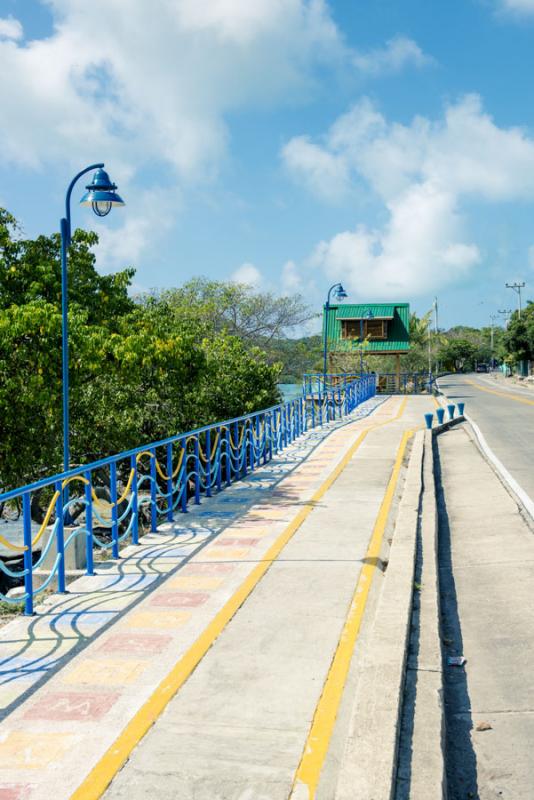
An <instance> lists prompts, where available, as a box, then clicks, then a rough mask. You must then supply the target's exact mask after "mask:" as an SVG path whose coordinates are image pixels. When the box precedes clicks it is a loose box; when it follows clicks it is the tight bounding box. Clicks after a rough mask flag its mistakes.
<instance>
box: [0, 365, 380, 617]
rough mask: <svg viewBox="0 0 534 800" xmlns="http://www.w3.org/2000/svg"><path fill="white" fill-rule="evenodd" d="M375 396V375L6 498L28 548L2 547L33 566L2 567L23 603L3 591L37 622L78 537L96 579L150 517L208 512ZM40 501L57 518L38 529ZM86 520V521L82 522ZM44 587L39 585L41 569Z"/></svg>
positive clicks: (47, 517) (1, 499) (60, 583)
mask: <svg viewBox="0 0 534 800" xmlns="http://www.w3.org/2000/svg"><path fill="white" fill-rule="evenodd" d="M374 394H375V382H374V379H373V377H372V376H364V377H362V378H361V379H358V380H353V381H351V382H348V383H346V384H344V385H343V386H341V385H339V386H337V387H336V388H332V389H327V390H326V391H320V392H316V393H314V394H312V395H310V396H308V397H307V396H306V395H305V394H304V393H303V395H302V396H301V397H297V398H296V399H294V400H291V401H289V402H287V403H282V404H280V405H278V406H273V407H272V408H268V409H265V410H263V411H258V412H256V413H253V414H247V415H245V416H242V417H237V418H235V419H231V420H226V421H224V422H220V423H215V424H213V425H206V426H204V427H202V428H198V429H196V430H193V431H189V432H187V433H183V434H178V435H176V436H172V437H169V438H168V439H164V440H162V441H159V442H153V443H152V444H149V445H145V446H142V447H138V448H135V449H133V450H128V451H126V452H123V453H119V454H118V455H114V456H110V457H108V458H103V459H100V460H99V461H94V462H93V463H91V464H87V465H85V466H82V467H78V468H76V469H71V470H69V471H68V472H62V473H60V474H58V475H54V476H51V477H49V478H43V479H42V480H39V481H36V482H35V483H32V484H29V485H28V486H24V487H22V488H21V489H14V490H13V491H8V492H4V493H2V494H0V505H2V506H3V507H4V508H5V507H8V508H9V507H10V506H11V507H14V506H18V507H20V506H21V507H22V532H23V544H22V545H20V544H17V543H14V542H12V541H9V540H8V539H6V538H5V537H4V536H2V535H1V534H0V543H1V544H2V545H3V547H4V548H7V550H9V551H10V552H11V553H13V558H17V557H18V559H19V562H20V560H21V559H22V560H23V564H22V569H15V568H14V566H13V563H12V560H11V561H10V560H9V559H8V561H9V566H8V564H7V563H5V561H6V559H5V558H0V570H1V571H2V572H3V573H4V574H5V575H6V576H8V578H10V579H12V580H15V581H19V582H20V583H22V581H23V582H24V593H23V594H22V595H20V596H17V597H16V598H13V597H9V596H7V595H6V594H4V593H2V592H0V599H2V600H4V601H7V602H12V603H13V602H22V601H24V611H25V613H26V614H32V613H33V604H34V597H35V596H36V595H38V594H39V593H40V592H43V591H44V590H45V589H46V588H47V587H48V586H49V585H50V584H51V583H52V581H53V580H54V578H55V579H56V581H57V590H58V591H59V592H65V591H66V568H65V553H66V551H67V550H68V548H69V547H73V546H74V543H75V540H76V539H78V537H83V538H84V539H85V560H86V574H87V575H94V574H95V571H94V559H93V548H94V547H95V545H96V546H97V547H100V548H102V549H104V550H106V549H109V550H110V551H111V555H112V557H113V558H115V559H116V558H119V546H120V545H121V544H122V543H124V542H126V541H130V542H131V543H132V544H138V541H139V533H140V530H141V533H142V531H143V520H142V515H143V510H144V509H145V508H146V516H147V518H148V520H149V525H150V530H152V531H155V530H157V525H158V520H160V521H161V520H167V521H169V522H172V521H173V519H174V514H175V513H176V512H182V513H185V512H187V510H188V505H189V504H190V503H195V504H199V503H200V499H201V497H202V496H204V497H210V496H211V495H212V494H213V493H215V492H220V491H222V490H223V489H224V488H225V487H226V486H230V485H231V484H232V483H234V482H235V481H238V480H240V479H241V478H243V477H244V476H245V475H248V474H249V473H251V472H254V470H255V469H257V468H258V467H260V466H261V465H262V464H266V463H267V462H268V461H270V460H271V459H272V458H273V455H276V454H277V453H279V452H280V451H282V450H283V449H284V448H286V447H287V446H288V445H289V444H291V443H292V442H293V441H294V440H295V439H296V438H297V437H299V436H301V435H302V434H303V433H305V432H306V431H307V430H310V429H311V428H315V427H318V426H322V425H323V424H325V423H328V422H330V421H331V420H335V419H339V418H341V417H344V416H346V415H347V414H350V413H351V412H352V411H353V410H354V409H355V408H356V407H357V406H358V405H360V404H361V403H362V402H364V401H365V400H367V399H369V398H370V397H373V396H374ZM37 492H39V493H41V495H40V497H41V498H43V497H44V498H45V502H47V510H46V512H45V513H44V518H43V519H42V521H41V522H40V523H34V522H33V521H32V497H34V496H35V494H36V493H37ZM77 520H79V521H77ZM43 565H45V566H46V567H47V570H48V569H49V574H48V575H46V577H45V579H44V581H43V583H42V584H41V585H40V586H39V587H35V586H34V583H35V581H34V578H35V577H36V576H35V573H36V570H40V573H39V577H40V578H41V577H42V574H43V570H42V568H43Z"/></svg>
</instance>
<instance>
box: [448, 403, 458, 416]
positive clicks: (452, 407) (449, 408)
mask: <svg viewBox="0 0 534 800" xmlns="http://www.w3.org/2000/svg"><path fill="white" fill-rule="evenodd" d="M455 408H456V406H454V405H453V404H451V405H450V406H447V411H448V412H449V419H454V409H455Z"/></svg>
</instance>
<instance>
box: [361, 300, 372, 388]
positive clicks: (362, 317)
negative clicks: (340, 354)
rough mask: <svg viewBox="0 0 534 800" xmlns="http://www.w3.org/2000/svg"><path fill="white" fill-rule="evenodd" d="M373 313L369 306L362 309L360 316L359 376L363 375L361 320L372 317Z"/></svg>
mask: <svg viewBox="0 0 534 800" xmlns="http://www.w3.org/2000/svg"><path fill="white" fill-rule="evenodd" d="M373 318H374V314H373V312H372V311H371V309H370V308H368V309H367V311H364V313H363V314H362V316H361V317H360V377H361V376H362V375H363V321H364V319H373Z"/></svg>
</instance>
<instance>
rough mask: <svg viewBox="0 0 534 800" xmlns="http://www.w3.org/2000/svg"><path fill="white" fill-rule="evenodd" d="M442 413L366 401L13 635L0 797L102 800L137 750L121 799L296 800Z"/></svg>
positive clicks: (81, 583) (7, 651)
mask: <svg viewBox="0 0 534 800" xmlns="http://www.w3.org/2000/svg"><path fill="white" fill-rule="evenodd" d="M430 407H431V401H430V400H429V399H428V398H410V399H409V400H408V401H406V400H403V399H402V398H390V399H386V401H384V400H383V398H380V399H373V400H371V401H368V402H367V403H366V404H364V405H363V406H361V407H359V408H358V409H357V410H356V412H354V414H352V415H351V416H350V417H349V418H348V419H346V420H345V421H344V422H336V423H331V424H330V425H329V426H325V428H323V429H319V430H314V431H311V432H309V433H308V434H306V435H305V436H303V437H302V438H301V439H299V440H298V441H297V442H295V443H294V445H292V446H291V447H290V448H288V449H287V450H285V451H284V452H283V453H282V454H280V456H278V457H276V458H275V459H273V461H271V462H270V463H269V464H267V465H266V466H265V467H262V468H261V469H258V470H257V471H255V472H254V473H252V474H250V475H248V476H247V477H246V478H245V479H244V480H243V481H241V482H239V483H237V484H234V485H233V486H231V487H229V488H228V489H226V490H225V491H224V492H223V493H221V494H220V495H218V496H215V497H213V498H211V499H209V500H206V501H205V502H204V503H203V504H202V505H201V506H200V507H196V508H192V510H191V512H190V513H189V514H187V515H186V516H178V517H177V521H176V522H175V523H168V524H166V525H162V526H160V528H159V529H158V532H157V533H155V534H149V535H147V536H145V537H143V539H142V541H141V544H140V545H139V546H137V547H128V548H126V549H125V551H124V552H123V553H121V556H122V558H121V560H120V561H119V562H108V563H101V564H99V565H98V569H97V573H98V575H97V577H91V578H90V577H87V578H82V579H79V580H78V581H76V582H75V583H74V584H72V585H71V586H70V590H69V594H67V595H64V596H62V597H59V596H53V597H52V598H50V599H49V600H48V602H47V603H46V604H45V605H44V606H43V607H41V608H39V610H38V612H39V613H38V615H37V616H36V617H35V618H25V619H18V620H16V621H13V622H11V623H9V624H8V625H7V626H5V628H4V629H2V631H1V632H0V636H1V638H0V647H1V649H2V657H1V664H0V666H1V675H0V678H1V680H2V683H1V687H0V697H1V699H2V705H3V708H4V711H3V713H4V719H3V722H2V724H1V726H0V761H1V763H2V774H1V778H0V798H1V799H2V800H36V799H37V798H48V797H54V799H55V800H62V798H69V797H74V798H78V800H81V798H91V797H100V796H101V794H102V792H103V791H104V790H105V787H106V786H107V784H108V783H109V781H111V780H112V778H113V777H114V776H115V774H116V773H117V771H118V770H119V769H120V767H121V765H122V763H123V762H124V760H125V759H126V758H128V757H130V756H131V760H130V762H129V763H128V764H127V766H126V768H125V769H124V770H123V771H122V772H121V773H120V774H119V776H118V777H117V779H116V780H115V781H114V783H113V784H112V786H111V788H110V789H109V790H108V795H109V796H110V797H126V794H128V795H131V794H132V793H133V794H134V795H135V796H137V797H147V796H149V795H150V794H154V795H155V796H156V797H158V798H165V797H169V798H170V797H172V798H177V797H183V798H188V797H191V798H195V800H197V798H203V797H206V798H207V797H210V798H211V800H213V798H215V797H221V798H223V797H225V798H226V797H228V798H233V797H235V798H236V800H237V798H244V797H245V796H248V795H244V794H243V792H245V791H250V792H252V793H251V794H250V797H251V798H252V797H254V798H256V800H257V799H258V798H260V797H261V796H262V793H263V796H264V797H265V798H269V800H275V798H277V797H286V796H287V791H288V790H290V789H291V786H292V785H293V783H294V781H295V779H296V778H297V777H298V774H297V773H298V768H299V759H300V757H301V755H302V753H303V750H304V746H305V743H306V737H307V734H308V731H309V728H310V725H311V722H312V719H313V717H314V712H315V708H316V706H317V703H318V701H319V698H320V696H321V690H322V687H323V685H324V682H325V680H326V678H327V674H328V668H329V665H330V663H331V661H332V656H333V653H334V652H335V651H336V646H337V642H338V640H339V636H340V634H341V631H342V629H343V625H344V621H345V618H346V614H347V610H348V608H349V607H350V605H351V598H352V596H353V593H354V589H355V587H356V584H357V581H358V575H359V571H360V567H361V564H362V560H364V559H365V556H366V550H367V543H368V541H369V538H370V534H371V532H372V530H373V526H374V523H375V520H376V517H377V515H378V512H379V509H380V507H381V504H382V501H383V497H384V491H385V488H386V485H387V483H388V480H389V477H390V475H391V470H392V467H393V464H394V463H395V459H396V457H397V454H398V450H399V445H400V442H401V440H402V434H403V432H404V431H405V430H406V429H407V428H414V427H417V426H419V425H420V423H421V420H422V414H423V413H424V411H427V410H429V408H430ZM178 690H180V691H179V692H178V694H177V695H176V697H175V698H174V699H171V698H172V697H173V695H174V694H175V692H176V691H178ZM169 701H170V703H169ZM167 704H168V705H167ZM165 707H167V710H166V711H165V713H164V714H163V715H162V716H160V715H161V714H162V712H163V711H164V709H165ZM158 718H159V719H158ZM154 722H156V724H155V725H154V727H153V729H152V730H151V731H149V733H148V735H147V736H146V737H145V738H144V739H143V738H142V737H143V735H144V734H145V733H146V731H147V730H149V728H150V726H151V725H152V723H154ZM168 726H170V728H169V727H168ZM138 742H141V744H140V746H139V747H138V748H137V749H136V750H135V751H134V752H133V754H132V750H133V748H134V746H135V745H136V744H137V743H138ZM134 784H135V785H136V787H137V788H135V789H134V788H133V787H134ZM295 786H296V787H298V780H297V783H295ZM283 792H285V794H284V793H283ZM239 793H241V794H239ZM295 796H297V795H295Z"/></svg>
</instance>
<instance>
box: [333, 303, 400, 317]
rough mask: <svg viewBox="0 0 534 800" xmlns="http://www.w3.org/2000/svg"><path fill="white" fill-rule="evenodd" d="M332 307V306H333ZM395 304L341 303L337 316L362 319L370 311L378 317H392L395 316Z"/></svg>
mask: <svg viewBox="0 0 534 800" xmlns="http://www.w3.org/2000/svg"><path fill="white" fill-rule="evenodd" d="M331 307H332V306H331ZM395 308H396V306H395V305H393V304H392V305H385V304H384V303H375V304H372V303H371V304H369V305H352V304H351V305H345V304H344V305H339V306H337V314H336V317H337V318H338V319H362V318H363V317H365V316H366V315H367V314H368V313H369V311H371V313H372V315H373V317H375V318H376V319H392V318H393V317H394V316H395Z"/></svg>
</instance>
